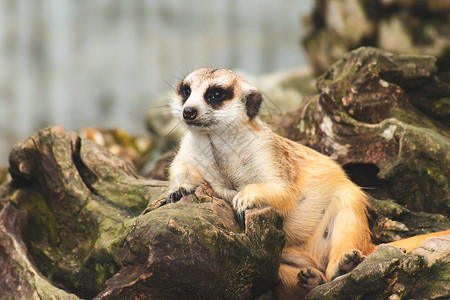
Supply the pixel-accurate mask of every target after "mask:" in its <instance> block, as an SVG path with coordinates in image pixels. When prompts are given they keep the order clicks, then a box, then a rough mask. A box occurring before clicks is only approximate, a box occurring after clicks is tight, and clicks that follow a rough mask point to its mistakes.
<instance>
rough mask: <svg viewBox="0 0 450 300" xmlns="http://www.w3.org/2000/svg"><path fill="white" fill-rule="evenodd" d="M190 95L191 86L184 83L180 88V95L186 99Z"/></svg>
mask: <svg viewBox="0 0 450 300" xmlns="http://www.w3.org/2000/svg"><path fill="white" fill-rule="evenodd" d="M190 95H191V88H190V87H189V86H188V85H185V86H183V87H182V88H181V96H183V98H185V99H187V98H189V96H190Z"/></svg>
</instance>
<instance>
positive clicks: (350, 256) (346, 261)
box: [335, 249, 366, 277]
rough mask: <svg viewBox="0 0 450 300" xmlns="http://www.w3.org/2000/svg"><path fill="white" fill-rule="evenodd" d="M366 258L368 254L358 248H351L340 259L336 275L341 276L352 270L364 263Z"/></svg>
mask: <svg viewBox="0 0 450 300" xmlns="http://www.w3.org/2000/svg"><path fill="white" fill-rule="evenodd" d="M365 258H366V256H365V255H364V254H363V253H362V252H361V251H359V250H358V249H350V250H349V251H347V252H346V253H344V254H343V255H342V256H341V258H340V259H339V271H338V274H336V275H337V276H340V275H344V274H346V273H348V272H350V271H352V270H353V269H354V268H356V266H358V265H359V264H360V263H362V262H363V261H364V259H365ZM337 276H335V277H337Z"/></svg>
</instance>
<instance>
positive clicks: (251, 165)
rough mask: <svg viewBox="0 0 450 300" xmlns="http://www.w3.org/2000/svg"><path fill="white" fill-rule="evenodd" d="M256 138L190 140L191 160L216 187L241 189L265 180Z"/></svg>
mask: <svg viewBox="0 0 450 300" xmlns="http://www.w3.org/2000/svg"><path fill="white" fill-rule="evenodd" d="M255 143H257V140H248V139H236V140H231V139H225V138H224V137H223V136H222V137H215V138H213V139H212V138H205V139H198V140H197V141H196V143H190V147H192V148H191V151H190V152H191V153H192V154H193V155H192V156H191V163H193V164H194V165H195V166H196V167H197V168H198V169H199V170H200V171H201V172H202V175H203V177H204V179H205V180H206V181H208V183H209V184H210V185H211V186H212V188H213V189H214V187H218V188H220V189H229V190H236V191H239V190H241V189H242V188H243V187H244V186H246V185H248V184H251V183H258V182H262V181H263V178H262V176H261V175H262V172H260V170H259V169H260V168H261V167H262V166H261V162H260V157H259V156H258V155H257V153H254V152H255V151H254V149H257V145H255Z"/></svg>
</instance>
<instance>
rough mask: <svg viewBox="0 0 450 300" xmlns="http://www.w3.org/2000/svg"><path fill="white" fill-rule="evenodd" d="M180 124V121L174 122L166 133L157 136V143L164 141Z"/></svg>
mask: <svg viewBox="0 0 450 300" xmlns="http://www.w3.org/2000/svg"><path fill="white" fill-rule="evenodd" d="M180 124H181V121H178V122H177V123H176V124H175V126H173V128H172V129H171V130H170V131H169V132H168V133H167V134H165V135H164V136H163V137H161V138H159V140H158V143H160V142H162V141H164V140H165V139H166V138H167V137H168V136H169V135H170V134H171V133H172V132H173V131H174V130H175V129H176V128H177V127H178V125H180Z"/></svg>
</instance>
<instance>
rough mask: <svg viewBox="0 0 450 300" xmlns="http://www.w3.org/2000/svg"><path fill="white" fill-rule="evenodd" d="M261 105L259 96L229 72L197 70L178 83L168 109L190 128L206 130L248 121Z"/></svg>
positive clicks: (247, 84) (238, 76)
mask: <svg viewBox="0 0 450 300" xmlns="http://www.w3.org/2000/svg"><path fill="white" fill-rule="evenodd" d="M261 102H262V96H261V93H260V92H259V91H258V90H257V89H256V88H254V87H252V86H251V85H250V84H249V83H247V81H245V80H244V79H243V78H242V77H241V76H240V75H238V74H236V73H234V72H233V71H230V70H225V69H198V70H195V71H194V72H192V73H190V74H189V75H187V76H186V77H185V78H184V79H183V80H182V81H181V82H180V84H179V85H178V88H177V97H176V98H175V99H174V101H173V103H172V108H173V112H174V114H175V116H176V117H177V118H179V119H181V120H182V121H183V122H184V123H185V124H186V125H187V126H188V127H189V128H190V129H193V130H201V131H202V130H203V131H210V130H215V129H222V130H223V129H225V128H227V127H228V126H230V125H234V124H237V123H245V122H250V121H251V120H252V119H254V118H255V117H256V115H257V114H258V111H259V108H260V106H261Z"/></svg>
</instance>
